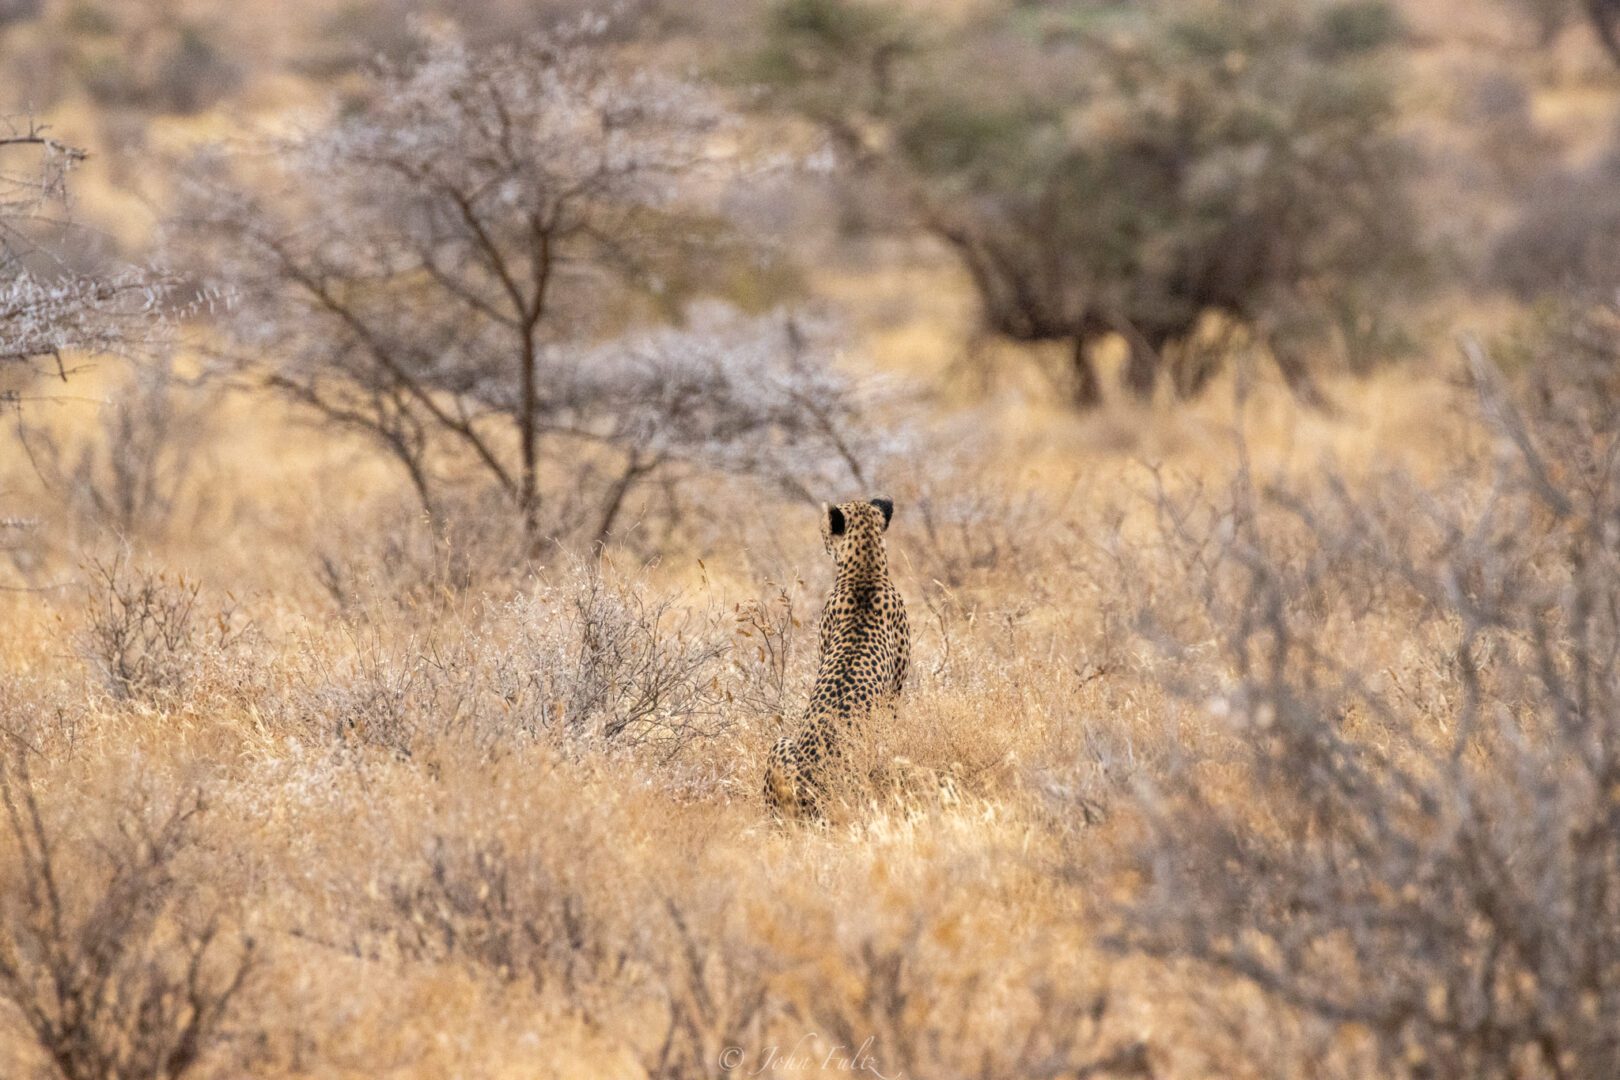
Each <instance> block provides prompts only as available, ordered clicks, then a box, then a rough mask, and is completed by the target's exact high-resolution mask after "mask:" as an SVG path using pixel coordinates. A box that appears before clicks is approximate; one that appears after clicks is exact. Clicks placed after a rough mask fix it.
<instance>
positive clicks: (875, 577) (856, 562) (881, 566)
mask: <svg viewBox="0 0 1620 1080" xmlns="http://www.w3.org/2000/svg"><path fill="white" fill-rule="evenodd" d="M888 580H889V560H888V559H887V558H886V557H885V556H884V554H883V545H882V544H880V543H874V544H871V545H869V546H867V547H866V549H865V550H863V551H862V552H860V554H858V555H852V556H851V557H850V558H849V559H847V560H846V561H844V562H842V563H839V564H838V572H837V574H836V575H835V576H834V579H833V588H834V589H843V588H848V587H853V586H862V585H881V584H883V583H884V582H885V581H888Z"/></svg>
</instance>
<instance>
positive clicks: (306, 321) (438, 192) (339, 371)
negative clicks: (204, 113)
mask: <svg viewBox="0 0 1620 1080" xmlns="http://www.w3.org/2000/svg"><path fill="white" fill-rule="evenodd" d="M600 29H601V28H600V27H595V28H587V29H586V30H583V31H579V32H567V33H555V34H551V35H548V36H543V37H538V38H534V39H531V40H527V41H524V42H522V43H518V44H503V45H497V46H494V47H492V48H488V49H479V50H474V49H472V48H470V47H469V46H467V45H466V44H465V43H464V42H462V41H460V40H456V39H448V38H446V39H439V40H434V41H430V42H428V43H426V45H425V47H424V48H423V50H422V51H421V53H420V54H419V55H418V56H416V57H415V58H414V59H412V60H411V61H409V62H407V63H406V64H404V65H403V66H400V67H396V68H392V69H388V70H384V71H381V72H379V73H378V74H377V76H376V77H375V79H374V80H373V82H372V84H371V86H370V88H369V92H368V93H367V94H366V95H365V96H364V98H363V100H361V101H359V102H351V103H349V105H348V107H347V109H346V111H344V112H342V113H340V114H339V115H337V116H335V117H334V118H333V119H332V120H331V121H330V122H329V123H327V124H326V125H324V126H322V127H320V128H319V129H317V130H315V131H313V132H310V133H308V134H303V135H298V136H295V137H292V138H288V139H280V140H275V141H272V142H270V143H269V144H268V145H266V146H264V147H262V148H261V149H262V150H263V151H264V152H263V153H260V154H259V155H257V156H256V157H252V158H250V157H247V156H244V155H241V154H225V153H223V152H219V151H216V152H215V153H214V154H213V155H212V157H211V158H210V159H209V160H206V161H204V162H201V163H199V167H198V168H197V169H196V170H194V171H193V176H192V182H191V191H190V198H189V200H188V205H187V208H186V211H185V213H184V214H183V215H182V226H183V228H184V232H185V234H186V235H188V236H189V237H190V238H191V239H192V240H194V241H201V242H202V250H204V251H205V252H206V253H207V254H208V255H209V257H210V258H211V260H212V269H213V270H214V272H216V273H218V274H219V275H221V277H222V278H223V279H224V281H225V282H226V283H227V284H228V286H229V287H230V288H231V289H232V290H233V291H234V293H235V301H234V303H233V304H232V305H231V308H230V311H229V312H228V314H227V319H226V324H227V329H228V330H229V331H230V332H231V335H232V336H233V338H234V340H235V342H236V343H237V344H238V345H240V346H246V349H245V350H243V352H242V354H241V355H244V356H246V357H247V358H248V359H249V360H250V361H251V363H252V364H253V365H255V366H254V370H260V371H264V372H265V373H266V378H267V380H268V382H269V384H270V385H271V386H273V387H275V388H276V389H278V390H280V391H281V392H283V393H285V394H287V395H289V396H290V397H292V398H294V399H295V400H297V401H299V402H301V403H303V404H304V405H306V406H308V407H310V408H311V409H313V410H314V411H315V412H316V413H318V414H319V415H320V416H323V417H325V418H326V419H328V420H330V421H332V422H335V423H337V424H341V425H346V426H348V427H351V428H354V429H357V430H359V431H361V432H364V433H365V434H367V435H368V436H370V437H371V438H373V439H374V440H375V441H376V442H377V443H378V444H380V445H381V446H382V447H384V448H385V449H386V450H387V451H388V452H389V453H391V454H392V455H393V456H394V457H395V458H396V459H397V460H398V461H399V462H400V463H401V464H402V465H403V466H404V468H405V469H406V471H407V472H408V474H409V476H410V480H411V483H412V484H413V485H414V486H415V489H416V491H417V493H418V495H419V497H420V499H421V502H422V504H423V506H424V508H425V509H426V511H427V512H428V514H429V515H430V517H436V516H437V515H438V508H437V503H438V502H439V499H440V495H441V494H442V492H443V489H444V488H445V486H446V484H447V483H449V481H450V474H449V470H450V469H451V466H452V464H453V463H458V462H467V461H470V462H472V463H473V465H474V467H475V468H476V470H477V471H479V472H481V473H482V474H483V475H484V476H485V477H486V478H487V479H488V480H489V481H491V482H492V483H493V484H494V485H495V486H496V487H498V488H499V490H500V491H501V492H502V493H504V495H505V496H506V497H507V500H508V502H509V504H510V505H511V506H512V507H513V508H514V509H515V510H516V512H517V513H518V515H519V516H520V517H521V521H522V525H523V528H524V530H525V533H526V534H527V536H528V537H529V538H530V540H531V542H537V541H538V540H539V539H541V538H542V537H544V536H546V535H548V534H549V530H551V529H552V528H554V526H555V522H547V521H546V520H545V519H544V518H543V516H542V513H541V504H542V493H543V490H544V489H545V485H544V484H543V483H542V476H541V471H542V465H543V464H544V463H549V464H550V465H551V466H552V467H554V468H555V469H556V470H557V475H556V478H555V480H554V481H553V482H554V483H556V484H557V485H558V486H559V487H571V486H573V485H574V484H575V483H576V482H577V481H579V479H580V478H581V476H582V475H583V472H582V469H583V464H584V463H585V462H588V461H596V462H599V461H600V460H601V458H602V457H603V456H606V457H608V458H610V459H614V460H617V462H618V465H617V475H616V478H615V479H613V480H611V481H610V482H609V483H608V484H607V487H606V490H605V491H604V492H602V493H601V514H600V518H599V521H598V525H597V529H596V535H597V536H598V537H599V538H600V537H605V535H606V534H607V532H608V531H609V530H610V529H611V526H612V523H613V519H614V516H615V514H616V513H617V510H618V507H619V506H620V505H621V504H622V502H623V499H624V495H625V493H626V492H627V491H628V490H629V489H630V488H631V487H632V486H633V485H634V484H636V483H637V482H639V481H641V480H642V479H644V478H646V477H647V476H650V475H651V474H652V473H654V472H655V471H657V470H659V469H661V468H663V467H665V466H666V465H668V464H670V463H671V462H674V461H677V460H698V459H705V458H713V457H715V454H714V452H713V449H714V448H713V445H711V444H716V443H718V444H726V443H728V442H729V443H731V444H737V443H740V442H742V441H745V440H748V439H756V438H757V439H763V440H774V441H777V442H780V443H783V444H785V445H790V446H794V447H800V448H805V449H808V450H811V451H812V452H813V451H814V448H815V447H817V446H827V445H830V444H829V443H828V441H827V440H828V439H829V438H830V437H834V436H833V435H832V434H831V433H829V432H828V431H825V430H822V428H824V427H825V425H824V424H822V422H821V421H820V420H818V419H817V417H818V416H819V417H838V418H841V419H842V418H849V417H850V416H852V415H853V405H852V403H853V401H854V396H855V394H856V388H855V387H854V386H853V384H852V383H850V382H849V381H848V380H842V379H838V378H836V377H832V376H830V375H828V374H827V372H826V371H825V365H826V363H827V353H826V352H825V350H820V349H805V348H799V349H792V348H784V347H779V348H777V349H775V350H772V349H770V348H767V347H765V346H763V345H762V344H760V343H761V342H762V341H764V340H765V339H767V338H769V337H771V336H772V335H775V338H776V340H777V341H778V342H779V343H781V344H782V345H785V344H786V339H784V338H783V337H782V333H783V331H782V328H781V325H780V324H778V323H774V322H772V321H771V320H762V321H753V322H747V321H745V320H735V321H734V322H733V324H732V326H731V328H730V330H729V331H728V333H729V334H731V335H732V336H731V339H730V341H729V343H727V340H726V338H725V337H724V336H723V335H721V336H715V335H712V334H711V336H710V339H709V340H708V341H706V342H705V341H703V340H700V339H699V338H697V337H694V336H692V335H691V334H687V335H684V336H682V335H673V336H670V335H666V336H664V337H660V338H643V337H641V336H640V335H638V334H636V333H635V332H634V328H635V327H636V326H637V325H638V324H640V323H645V322H647V321H649V319H648V317H649V316H653V317H662V316H667V315H670V314H671V313H673V312H678V311H679V310H680V309H681V307H682V306H683V304H684V303H685V301H686V298H687V297H688V296H689V295H690V294H691V293H694V292H699V291H701V290H702V287H703V286H704V285H705V284H706V283H705V282H704V281H703V280H702V279H701V273H700V270H701V267H702V266H703V264H704V262H703V260H704V259H705V258H709V259H713V258H714V257H715V254H716V252H718V251H722V249H727V248H728V246H729V245H730V244H731V243H732V241H731V240H730V238H729V237H728V236H727V234H726V231H725V230H724V228H723V227H722V226H721V224H720V223H719V222H718V221H717V219H716V218H715V217H714V215H712V214H710V213H708V212H706V209H705V206H704V203H703V196H704V195H705V193H712V192H713V191H715V190H716V189H717V186H718V184H719V183H720V182H721V180H723V177H722V176H721V175H719V174H720V172H721V163H720V162H719V161H718V160H717V159H716V157H715V155H714V154H713V153H712V152H711V144H712V142H713V141H714V138H715V136H716V135H717V133H718V132H719V129H720V128H721V126H722V124H723V121H724V117H723V115H722V114H721V112H720V111H719V110H718V109H717V108H716V107H715V106H714V105H713V103H712V102H711V101H710V100H709V98H708V97H707V96H706V95H705V94H704V93H703V92H702V91H701V89H700V88H698V87H696V86H694V85H692V84H690V83H687V82H683V81H680V80H676V79H672V78H669V77H665V76H662V75H659V74H655V73H653V72H649V71H646V70H631V69H629V68H628V67H627V66H625V65H622V64H621V63H619V62H618V58H617V57H616V56H615V54H614V51H613V49H612V48H611V47H610V46H609V45H608V44H606V43H605V42H604V41H602V40H600V39H599V38H597V37H595V36H593V33H592V32H591V31H592V30H597V31H599V30H600ZM251 167H256V168H257V175H249V170H250V168H251ZM693 267H699V268H700V269H699V270H698V271H694V269H693ZM711 329H712V328H711ZM627 330H628V332H630V333H631V336H630V337H628V338H627V337H625V336H624V335H625V334H626V333H627ZM739 336H740V338H741V339H747V341H743V342H740V341H739V340H738V339H739ZM615 342H617V344H615ZM747 342H752V344H748V343H747ZM604 343H605V344H604ZM721 348H733V349H739V350H741V352H740V353H733V354H728V355H725V356H722V355H719V354H718V353H717V352H716V349H721ZM621 354H622V355H621ZM741 354H746V355H747V356H749V357H750V358H751V360H752V361H753V362H757V363H759V364H764V365H767V366H768V370H754V369H749V368H747V367H746V366H739V364H738V363H737V362H736V357H737V356H738V355H741ZM630 357H633V362H632V360H631V359H629V358H630ZM677 359H678V360H679V363H678V365H677V366H678V367H679V372H678V373H676V372H674V371H673V370H671V371H666V368H670V366H671V365H672V364H675V363H676V361H677ZM610 371H611V372H612V375H611V377H610V375H609V372H610ZM794 372H797V373H798V375H794ZM694 379H695V380H696V381H695V382H692V381H691V380H694ZM745 384H754V385H756V386H757V387H770V388H774V389H773V390H772V391H771V392H772V393H774V394H775V395H776V396H775V397H773V398H770V399H769V400H767V399H765V398H762V397H761V396H760V392H751V393H743V392H742V390H741V388H742V387H743V386H744V385H745ZM691 387H696V388H698V389H697V390H696V391H695V392H694V393H691V394H688V393H686V392H685V390H686V389H688V388H691ZM800 398H803V399H804V400H803V401H800V400H799V399H800ZM806 402H807V403H808V404H806ZM794 403H798V406H799V407H797V408H791V407H789V406H790V405H793V404H794ZM666 420H667V421H670V422H671V424H672V425H673V426H669V427H665V426H663V423H664V421H666ZM721 456H725V455H721ZM823 456H825V455H823ZM732 460H735V459H732Z"/></svg>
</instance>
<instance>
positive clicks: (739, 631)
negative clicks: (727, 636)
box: [726, 581, 816, 719]
mask: <svg viewBox="0 0 1620 1080" xmlns="http://www.w3.org/2000/svg"><path fill="white" fill-rule="evenodd" d="M803 591H804V582H802V581H795V582H794V583H793V584H791V585H779V584H776V583H774V582H767V583H766V594H765V595H764V596H761V597H756V598H754V599H751V600H746V601H744V602H742V603H740V604H738V605H737V606H736V607H735V608H734V609H733V616H734V618H735V627H734V632H735V634H736V637H737V639H738V640H737V641H736V642H735V648H734V649H733V650H732V653H731V666H732V670H733V672H734V673H735V674H736V675H737V676H738V677H739V678H738V679H737V681H736V683H735V685H733V686H729V687H728V688H727V690H726V700H727V702H728V703H731V704H735V705H737V706H739V707H741V708H742V710H743V711H744V712H746V713H747V714H748V715H750V716H752V717H755V718H759V719H773V718H774V719H780V718H781V717H783V716H784V715H786V714H788V713H790V712H792V711H793V710H794V709H795V708H797V707H798V704H799V703H798V701H797V697H796V695H800V694H803V693H805V692H806V687H807V686H808V679H809V677H810V675H811V674H813V672H812V670H811V667H810V665H811V664H813V663H814V662H815V660H816V655H815V650H816V643H815V639H814V634H813V632H807V631H806V629H805V625H804V622H803V620H802V619H801V617H800V603H801V602H802V599H803V595H802V594H803Z"/></svg>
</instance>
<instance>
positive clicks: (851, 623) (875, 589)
mask: <svg viewBox="0 0 1620 1080" xmlns="http://www.w3.org/2000/svg"><path fill="white" fill-rule="evenodd" d="M821 509H822V513H821V540H822V543H823V545H824V546H825V547H826V549H827V554H829V555H831V556H832V557H833V562H834V564H835V565H836V566H837V572H836V577H835V579H834V581H833V589H832V594H831V595H830V596H828V598H827V605H826V607H825V608H824V609H823V610H822V614H821V665H820V668H819V669H818V670H817V673H816V684H815V689H814V690H812V691H811V694H810V708H809V711H808V713H807V714H806V715H805V720H804V724H803V726H802V727H800V729H799V731H798V733H797V734H795V735H789V736H786V737H784V738H782V739H781V740H779V741H778V742H777V743H776V745H775V746H774V747H772V748H771V755H770V761H769V763H768V764H767V765H766V769H765V801H766V803H767V804H768V805H769V806H770V807H771V808H772V810H773V811H775V812H776V813H777V814H778V815H782V814H789V815H794V814H796V815H799V816H802V817H805V818H810V819H818V818H820V817H821V795H822V794H823V792H824V791H825V788H826V784H827V780H828V779H829V770H830V769H831V768H833V767H834V766H835V765H836V764H837V763H838V762H839V761H840V760H841V759H842V758H843V756H844V753H845V751H844V746H843V744H844V742H845V741H846V740H849V739H852V738H855V737H857V736H858V735H859V731H860V728H861V726H862V725H863V724H864V723H866V722H867V721H868V720H869V719H870V718H871V717H872V716H873V714H874V712H878V711H880V710H889V709H892V708H893V707H894V704H895V702H896V701H897V700H898V698H899V695H900V691H901V688H902V687H903V686H904V685H905V681H906V669H907V667H908V666H909V665H910V663H911V629H910V627H909V625H908V624H907V622H906V606H905V604H904V603H903V602H902V601H901V599H900V591H899V590H898V589H896V588H895V587H894V582H893V581H892V580H890V578H889V563H888V559H887V557H886V556H885V555H884V551H883V534H884V532H885V531H887V529H888V527H889V521H890V519H892V518H893V517H894V503H893V502H892V501H891V500H889V499H872V500H870V501H868V502H847V503H840V504H838V505H837V506H829V505H827V504H825V503H823V504H822V508H821Z"/></svg>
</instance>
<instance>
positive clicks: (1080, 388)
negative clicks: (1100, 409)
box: [1070, 334, 1102, 410]
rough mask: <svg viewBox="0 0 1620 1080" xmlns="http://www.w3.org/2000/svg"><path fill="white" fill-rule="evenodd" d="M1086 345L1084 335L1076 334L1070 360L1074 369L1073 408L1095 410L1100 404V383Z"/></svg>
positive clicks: (1087, 342)
mask: <svg viewBox="0 0 1620 1080" xmlns="http://www.w3.org/2000/svg"><path fill="white" fill-rule="evenodd" d="M1088 344H1089V339H1088V338H1087V337H1086V335H1084V334H1076V335H1075V337H1074V352H1073V354H1072V357H1071V360H1070V362H1071V364H1072V365H1073V367H1074V406H1075V408H1077V409H1082V410H1089V409H1095V408H1096V407H1097V406H1099V405H1101V404H1102V382H1101V381H1100V380H1099V379H1098V378H1097V366H1096V365H1095V364H1093V363H1092V362H1091V353H1090V352H1089V350H1088V349H1087V348H1086V346H1087V345H1088Z"/></svg>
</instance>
